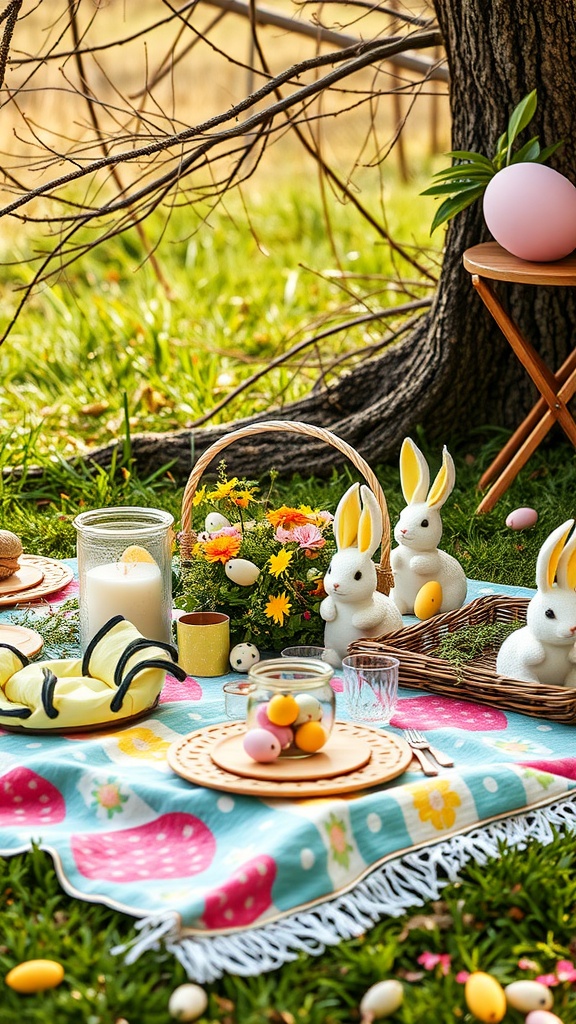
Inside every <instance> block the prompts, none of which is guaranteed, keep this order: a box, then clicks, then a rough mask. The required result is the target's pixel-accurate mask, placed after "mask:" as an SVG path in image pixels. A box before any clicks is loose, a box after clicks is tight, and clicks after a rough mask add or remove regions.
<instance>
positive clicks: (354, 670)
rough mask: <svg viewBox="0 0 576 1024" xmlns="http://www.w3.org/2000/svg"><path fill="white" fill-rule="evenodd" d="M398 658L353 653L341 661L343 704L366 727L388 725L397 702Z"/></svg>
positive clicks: (353, 718)
mask: <svg viewBox="0 0 576 1024" xmlns="http://www.w3.org/2000/svg"><path fill="white" fill-rule="evenodd" d="M399 665H400V662H399V661H398V659H397V658H392V657H389V656H388V655H386V654H351V655H349V657H347V658H343V659H342V681H343V694H344V703H345V704H346V708H347V710H348V714H349V715H350V718H351V719H352V721H354V722H363V723H364V724H365V725H388V723H389V722H390V719H391V718H392V715H393V714H394V710H395V708H396V701H397V699H398V668H399Z"/></svg>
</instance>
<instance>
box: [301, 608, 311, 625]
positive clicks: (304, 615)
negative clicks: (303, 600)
mask: <svg viewBox="0 0 576 1024" xmlns="http://www.w3.org/2000/svg"><path fill="white" fill-rule="evenodd" d="M302 618H303V619H306V622H308V619H311V618H312V613H311V612H309V611H305V612H303V613H302Z"/></svg>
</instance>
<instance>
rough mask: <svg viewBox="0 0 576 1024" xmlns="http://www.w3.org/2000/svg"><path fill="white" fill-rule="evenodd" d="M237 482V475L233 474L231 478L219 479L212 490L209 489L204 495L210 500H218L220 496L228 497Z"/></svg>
mask: <svg viewBox="0 0 576 1024" xmlns="http://www.w3.org/2000/svg"><path fill="white" fill-rule="evenodd" d="M237 483H238V477H237V476H233V477H232V479H231V480H221V481H220V483H219V484H216V487H215V488H214V490H213V491H209V492H208V494H207V495H206V497H207V498H209V499H210V501H220V499H221V498H229V497H230V492H231V491H233V490H234V488H235V487H236V484H237Z"/></svg>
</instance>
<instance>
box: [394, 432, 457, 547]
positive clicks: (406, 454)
mask: <svg viewBox="0 0 576 1024" xmlns="http://www.w3.org/2000/svg"><path fill="white" fill-rule="evenodd" d="M455 480H456V471H455V469H454V462H453V460H452V456H451V455H450V453H449V451H448V449H447V448H446V446H444V449H443V452H442V467H441V469H440V470H439V472H438V475H437V477H436V479H435V480H434V483H433V484H432V487H430V488H429V485H430V470H429V469H428V463H427V462H426V459H425V458H424V456H423V454H422V452H421V451H420V449H419V448H418V447H417V446H416V445H415V444H414V442H413V441H412V440H411V439H410V438H409V437H407V438H405V440H404V441H403V443H402V448H401V451H400V484H401V486H402V493H403V495H404V498H405V499H406V502H407V506H406V508H404V509H402V512H401V513H400V518H399V520H398V522H397V523H396V526H395V527H394V539H395V540H396V541H397V542H398V544H403V545H404V546H405V547H408V548H412V549H413V550H414V551H433V550H434V549H435V548H437V547H438V544H439V542H440V539H441V537H442V519H441V518H440V509H441V508H442V506H443V504H444V502H445V501H446V499H447V498H448V496H449V495H450V494H451V493H452V489H453V487H454V483H455Z"/></svg>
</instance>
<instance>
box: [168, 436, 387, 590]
mask: <svg viewBox="0 0 576 1024" xmlns="http://www.w3.org/2000/svg"><path fill="white" fill-rule="evenodd" d="M268 431H285V432H288V433H291V434H302V435H304V436H305V437H316V438H318V440H319V441H325V442H326V443H327V444H331V445H332V446H333V447H334V448H337V449H338V451H339V452H341V453H342V454H343V455H346V456H347V458H348V459H349V460H350V462H351V463H352V465H354V466H355V467H356V469H357V470H359V472H360V473H362V475H363V477H364V479H365V481H366V483H367V484H368V486H369V487H370V489H371V490H372V491H373V493H374V495H375V497H376V500H377V502H378V505H379V506H380V511H381V512H382V541H381V548H380V564H379V565H378V566H377V567H376V572H377V576H378V590H379V591H380V592H381V593H384V594H389V593H390V589H391V588H392V587H393V586H394V577H393V574H392V570H391V568H390V517H389V515H388V505H387V504H386V497H385V495H384V491H383V490H382V487H381V486H380V483H379V482H378V479H377V477H376V476H375V474H374V473H373V471H372V470H371V468H370V466H369V465H368V463H367V462H365V460H364V459H363V458H362V456H361V455H360V454H359V453H358V452H357V451H356V449H355V448H353V447H352V445H350V444H348V442H347V441H343V440H342V438H340V437H337V435H336V434H333V433H332V431H331V430H326V429H325V428H324V427H315V426H312V425H311V424H310V423H301V422H298V421H296V420H267V421H266V422H265V423H253V424H251V425H250V426H247V427H240V428H239V429H238V430H233V431H231V432H230V433H229V434H224V436H223V437H221V438H219V439H218V440H217V441H214V443H213V444H211V445H210V447H209V448H207V449H206V451H205V452H203V453H202V455H201V456H200V458H199V459H198V461H197V462H196V464H195V465H194V467H193V468H192V471H191V473H190V476H189V477H188V480H187V482H186V486H185V488H184V496H183V499H182V523H181V534H180V553H181V557H182V559H183V560H184V561H185V560H187V559H189V558H190V557H191V553H192V548H193V546H194V544H195V542H196V534H195V532H194V531H193V530H192V508H193V501H194V495H195V493H196V488H197V487H198V483H199V482H200V478H201V476H202V474H203V473H204V471H205V470H206V468H207V467H208V466H209V464H210V463H211V462H212V460H213V459H214V458H215V457H216V456H217V455H219V454H220V452H222V451H223V450H224V449H225V448H227V447H228V445H230V444H233V443H234V441H238V440H240V439H241V438H243V437H255V436H257V435H259V434H263V433H267V432H268Z"/></svg>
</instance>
